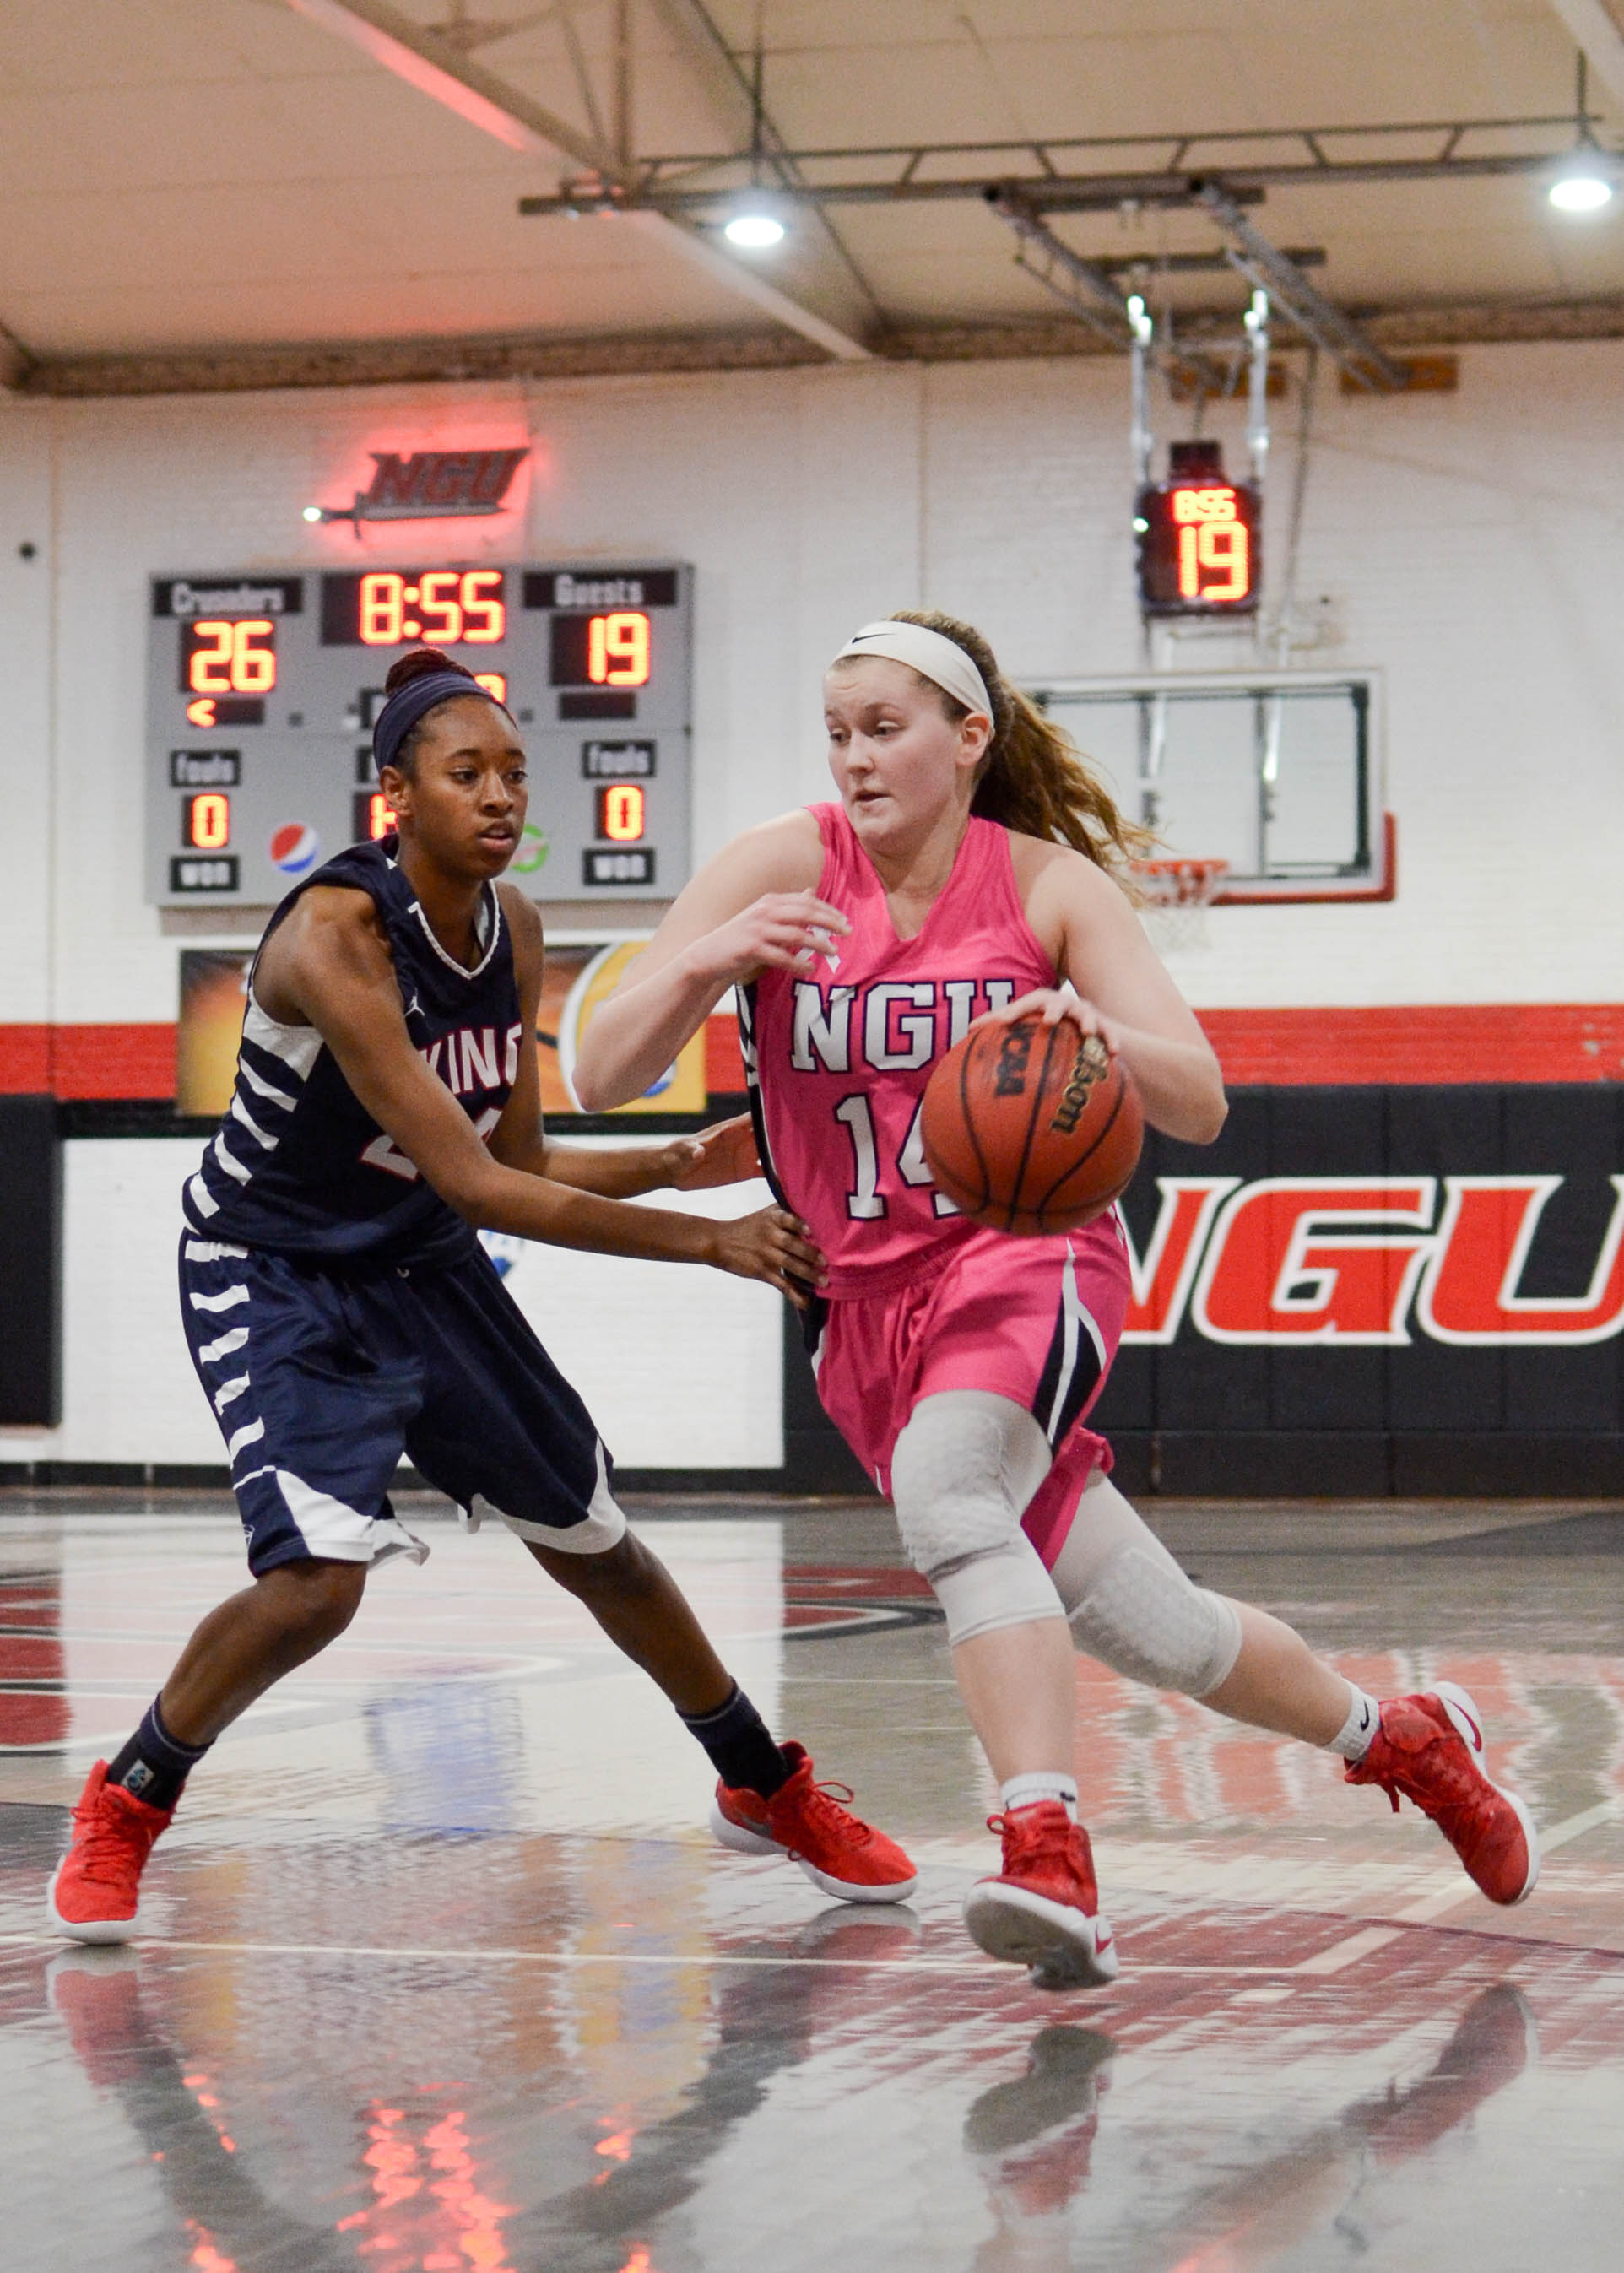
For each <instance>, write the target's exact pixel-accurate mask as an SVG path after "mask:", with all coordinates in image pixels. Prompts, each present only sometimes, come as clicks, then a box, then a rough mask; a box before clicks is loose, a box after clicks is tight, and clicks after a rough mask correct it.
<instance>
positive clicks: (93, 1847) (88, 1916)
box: [45, 1760, 175, 1941]
mask: <svg viewBox="0 0 1624 2273" xmlns="http://www.w3.org/2000/svg"><path fill="white" fill-rule="evenodd" d="M174 1812H175V1811H174V1809H173V1808H162V1807H149V1806H148V1805H147V1802H146V1801H145V1800H144V1799H138V1798H137V1797H136V1796H135V1794H134V1793H133V1792H132V1791H126V1790H125V1789H124V1786H123V1785H122V1784H117V1783H112V1784H110V1783H109V1782H108V1780H107V1762H106V1761H105V1760H98V1761H97V1762H96V1764H95V1766H94V1767H93V1768H92V1769H91V1771H90V1774H89V1776H88V1777H87V1778H86V1783H85V1789H84V1790H83V1791H82V1792H81V1793H80V1794H79V1805H78V1806H77V1807H76V1808H75V1809H74V1811H73V1836H72V1838H71V1841H70V1842H69V1845H68V1851H67V1853H66V1854H65V1855H64V1857H63V1858H62V1860H61V1862H60V1863H58V1864H57V1865H56V1872H55V1873H54V1875H53V1876H52V1879H51V1882H50V1886H49V1889H48V1891H47V1894H46V1897H45V1900H46V1905H47V1908H48V1909H49V1913H50V1922H51V1924H53V1925H54V1926H55V1927H56V1931H57V1932H58V1933H65V1934H67V1935H68V1936H69V1937H70V1939H72V1940H74V1941H128V1940H129V1939H131V1937H132V1935H133V1934H134V1932H135V1931H136V1926H137V1917H138V1907H139V1893H140V1884H141V1872H143V1871H144V1870H145V1869H146V1867H147V1857H148V1855H150V1854H151V1852H152V1846H153V1842H154V1839H156V1838H157V1836H158V1834H159V1833H160V1832H161V1831H167V1830H168V1829H169V1822H170V1819H171V1818H172V1816H173V1814H174Z"/></svg>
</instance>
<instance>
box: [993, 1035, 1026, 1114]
mask: <svg viewBox="0 0 1624 2273" xmlns="http://www.w3.org/2000/svg"><path fill="white" fill-rule="evenodd" d="M1032 1036H1033V1029H1032V1028H1031V1027H1030V1026H1011V1028H1010V1029H1009V1031H1008V1032H1007V1033H1006V1034H1005V1035H1004V1042H1003V1045H1002V1046H1001V1047H1000V1049H999V1052H998V1064H997V1070H996V1073H995V1075H994V1076H993V1090H992V1093H993V1095H994V1096H995V1097H1023V1096H1025V1094H1026V1068H1027V1065H1028V1064H1029V1063H1030V1061H1031V1058H1032Z"/></svg>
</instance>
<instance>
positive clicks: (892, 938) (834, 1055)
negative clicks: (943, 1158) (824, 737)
mask: <svg viewBox="0 0 1624 2273" xmlns="http://www.w3.org/2000/svg"><path fill="white" fill-rule="evenodd" d="M812 811H813V812H814V814H816V816H817V825H818V828H819V829H820V831H821V832H822V835H823V875H822V877H821V879H820V880H819V882H818V887H817V892H818V897H819V898H820V899H823V900H827V901H828V902H829V904H830V905H831V907H836V908H838V909H839V910H840V911H841V912H842V914H843V915H845V916H846V919H847V921H848V922H849V923H850V925H851V926H852V928H851V932H850V934H849V936H848V937H846V938H845V939H841V940H838V941H836V942H835V949H836V959H835V960H834V961H833V963H832V967H831V964H824V963H821V962H820V964H818V965H817V966H816V969H815V970H814V971H811V972H810V973H808V975H807V976H806V977H805V978H798V977H797V976H796V975H795V974H794V973H793V972H792V971H763V973H762V975H761V977H760V978H759V979H756V981H755V983H754V984H753V985H752V986H748V987H741V988H740V990H739V1031H740V1037H741V1041H742V1043H743V1046H744V1061H745V1066H746V1069H747V1071H748V1074H749V1076H750V1084H751V1088H752V1090H753V1091H754V1092H755V1095H756V1100H757V1104H758V1107H759V1113H758V1122H757V1126H758V1129H760V1130H763V1131H764V1134H765V1138H766V1144H765V1148H764V1151H765V1156H766V1159H767V1163H768V1172H769V1174H770V1175H771V1179H772V1182H773V1184H774V1186H775V1188H776V1189H778V1191H779V1192H780V1193H781V1194H782V1195H783V1197H784V1199H785V1202H786V1205H788V1206H790V1207H792V1208H793V1209H794V1210H795V1212H796V1213H797V1214H799V1215H801V1216H802V1217H804V1219H806V1221H807V1222H808V1224H810V1226H811V1227H812V1235H813V1237H814V1238H815V1239H816V1242H817V1243H818V1245H819V1246H820V1247H821V1248H822V1249H823V1253H824V1255H825V1256H826V1257H828V1259H829V1271H830V1285H829V1292H830V1294H832V1295H835V1296H842V1295H860V1294H883V1293H885V1292H887V1291H888V1290H889V1289H890V1288H891V1287H898V1286H902V1285H904V1284H906V1281H907V1279H909V1277H910V1276H911V1275H912V1273H913V1272H914V1271H915V1270H916V1269H917V1268H918V1266H919V1264H920V1263H921V1260H922V1259H923V1258H924V1257H925V1255H926V1254H927V1253H928V1252H929V1253H930V1254H932V1255H933V1256H939V1255H941V1254H942V1253H943V1251H944V1249H945V1248H947V1247H950V1246H954V1245H957V1243H958V1242H959V1241H960V1240H961V1239H962V1238H964V1236H965V1235H966V1234H967V1233H968V1232H970V1231H971V1230H972V1229H973V1228H974V1227H973V1226H972V1225H971V1224H969V1223H968V1222H966V1219H965V1218H964V1217H963V1216H961V1215H960V1214H959V1212H958V1210H957V1209H956V1208H955V1207H954V1206H953V1204H952V1202H951V1200H949V1199H946V1198H945V1197H944V1196H943V1195H942V1194H941V1193H940V1192H938V1191H937V1190H936V1187H935V1185H934V1184H933V1183H932V1182H931V1178H930V1171H929V1169H928V1168H927V1167H926V1166H925V1155H924V1151H923V1148H922V1146H921V1143H920V1134H919V1117H920V1108H921V1101H922V1099H923V1098H924V1094H925V1084H926V1083H927V1082H928V1081H929V1078H930V1074H931V1069H932V1068H933V1067H934V1066H935V1064H936V1061H937V1060H938V1059H939V1058H940V1057H942V1056H944V1054H945V1053H946V1052H947V1051H948V1050H950V1049H951V1047H952V1046H953V1044H954V1043H955V1042H957V1041H959V1040H960V1039H962V1038H963V1036H964V1035H965V1033H966V1031H968V1028H969V1025H970V1022H971V1020H972V1019H974V1018H979V1017H981V1016H982V1014H983V1013H984V1012H986V1011H988V1010H996V1009H1001V1008H1002V1007H1003V1006H1004V1004H1005V1003H1008V1002H1011V1001H1014V1000H1015V999H1016V998H1017V997H1018V996H1019V995H1022V994H1030V993H1031V992H1032V990H1033V989H1034V987H1038V986H1053V985H1054V984H1055V966H1054V964H1052V963H1051V961H1050V960H1049V956H1047V955H1045V953H1044V952H1043V949H1042V948H1041V946H1040V944H1039V942H1038V941H1037V938H1036V937H1035V935H1034V933H1033V930H1032V927H1031V926H1030V925H1029V924H1028V923H1027V921H1026V911H1025V910H1024V909H1023V908H1022V906H1021V904H1020V895H1019V892H1018V891H1017V889H1016V887H1015V870H1014V866H1013V864H1012V862H1011V859H1010V839H1009V832H1008V830H1007V829H1002V828H1000V827H999V826H998V825H997V823H996V822H995V821H980V820H974V819H973V820H972V821H971V822H970V825H969V827H968V829H966V831H965V836H964V841H963V843H962V844H960V845H959V856H958V858H957V859H956V860H955V861H954V863H953V872H952V874H951V876H950V877H949V878H948V880H947V883H946V885H945V887H944V889H943V892H942V894H941V896H940V897H939V898H938V899H937V901H936V904H935V905H934V906H933V907H932V909H931V911H930V913H929V917H928V918H927V919H926V922H925V927H924V929H923V930H922V931H921V933H920V934H918V936H917V937H916V938H914V939H898V936H897V934H896V930H895V928H894V926H892V923H891V913H890V911H889V909H888V908H887V907H886V904H885V891H884V887H883V885H882V883H881V881H880V880H879V877H878V876H877V875H876V873H875V870H874V867H873V866H872V864H871V863H870V861H869V859H868V854H867V853H866V852H865V851H863V850H862V847H861V844H859V843H858V841H857V836H856V833H855V831H854V830H853V827H852V824H851V822H850V821H848V820H847V819H846V813H845V810H844V808H843V807H842V806H838V805H815V806H813V807H812Z"/></svg>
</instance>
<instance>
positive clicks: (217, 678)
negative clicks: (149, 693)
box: [180, 616, 276, 694]
mask: <svg viewBox="0 0 1624 2273" xmlns="http://www.w3.org/2000/svg"><path fill="white" fill-rule="evenodd" d="M180 683H181V685H182V686H183V687H184V689H185V690H186V692H187V693H188V694H269V693H270V691H271V689H272V688H273V687H274V686H275V684H276V626H275V625H274V623H273V622H272V621H271V619H270V618H269V617H268V616H244V617H242V618H241V619H238V620H237V621H235V622H233V621H229V620H228V619H225V618H224V617H212V616H205V617H199V619H197V620H196V621H195V622H192V623H189V624H183V625H182V626H181V634H180Z"/></svg>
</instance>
